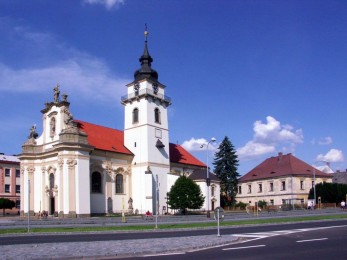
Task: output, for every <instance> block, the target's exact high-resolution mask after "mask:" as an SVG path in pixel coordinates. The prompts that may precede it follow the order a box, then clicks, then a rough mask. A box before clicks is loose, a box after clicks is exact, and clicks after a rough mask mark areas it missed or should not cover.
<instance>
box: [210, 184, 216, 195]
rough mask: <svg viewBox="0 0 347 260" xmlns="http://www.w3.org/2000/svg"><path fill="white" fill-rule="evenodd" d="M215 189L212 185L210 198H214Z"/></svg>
mask: <svg viewBox="0 0 347 260" xmlns="http://www.w3.org/2000/svg"><path fill="white" fill-rule="evenodd" d="M215 189H216V187H215V186H214V185H212V186H211V196H214V193H215Z"/></svg>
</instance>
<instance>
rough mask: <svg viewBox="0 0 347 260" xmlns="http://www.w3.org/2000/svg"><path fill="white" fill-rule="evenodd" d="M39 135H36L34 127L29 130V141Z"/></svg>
mask: <svg viewBox="0 0 347 260" xmlns="http://www.w3.org/2000/svg"><path fill="white" fill-rule="evenodd" d="M38 136H39V135H38V134H37V133H36V125H33V126H32V127H31V128H30V133H29V137H28V138H29V139H36V138H37V137H38Z"/></svg>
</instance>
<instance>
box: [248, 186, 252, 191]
mask: <svg viewBox="0 0 347 260" xmlns="http://www.w3.org/2000/svg"><path fill="white" fill-rule="evenodd" d="M248 193H252V185H248Z"/></svg>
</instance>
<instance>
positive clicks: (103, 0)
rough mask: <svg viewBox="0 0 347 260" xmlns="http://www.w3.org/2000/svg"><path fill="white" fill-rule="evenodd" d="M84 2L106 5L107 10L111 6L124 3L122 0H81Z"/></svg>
mask: <svg viewBox="0 0 347 260" xmlns="http://www.w3.org/2000/svg"><path fill="white" fill-rule="evenodd" d="M83 3H86V4H101V5H104V6H105V7H106V9H107V10H111V9H112V8H113V7H118V6H120V5H123V4H124V0H83Z"/></svg>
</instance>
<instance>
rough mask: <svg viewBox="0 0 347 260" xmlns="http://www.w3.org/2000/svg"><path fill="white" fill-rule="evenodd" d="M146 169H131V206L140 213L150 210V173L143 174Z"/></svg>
mask: <svg viewBox="0 0 347 260" xmlns="http://www.w3.org/2000/svg"><path fill="white" fill-rule="evenodd" d="M146 170H147V167H133V169H132V189H133V207H134V211H135V210H138V211H139V213H140V214H144V213H145V212H146V211H147V210H149V211H152V185H153V183H152V175H151V174H145V171H146Z"/></svg>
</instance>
